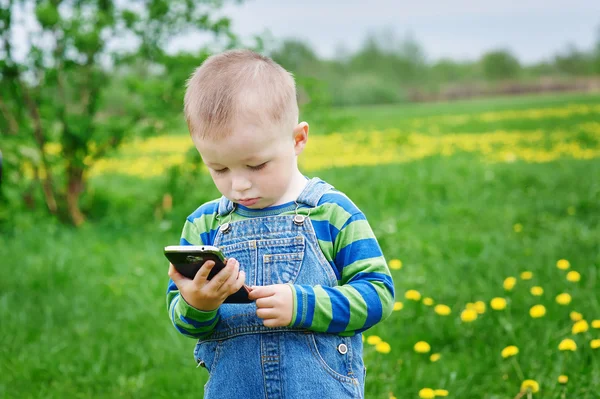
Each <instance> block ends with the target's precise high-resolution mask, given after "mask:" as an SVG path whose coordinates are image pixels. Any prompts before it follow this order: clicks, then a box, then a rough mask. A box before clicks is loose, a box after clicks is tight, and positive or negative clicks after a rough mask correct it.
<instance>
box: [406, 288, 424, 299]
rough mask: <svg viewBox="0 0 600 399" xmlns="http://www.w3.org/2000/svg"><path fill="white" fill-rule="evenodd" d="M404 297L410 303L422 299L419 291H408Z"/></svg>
mask: <svg viewBox="0 0 600 399" xmlns="http://www.w3.org/2000/svg"><path fill="white" fill-rule="evenodd" d="M404 297H405V298H406V299H408V300H410V301H418V300H420V299H421V293H420V292H419V291H417V290H408V291H406V293H405V294H404Z"/></svg>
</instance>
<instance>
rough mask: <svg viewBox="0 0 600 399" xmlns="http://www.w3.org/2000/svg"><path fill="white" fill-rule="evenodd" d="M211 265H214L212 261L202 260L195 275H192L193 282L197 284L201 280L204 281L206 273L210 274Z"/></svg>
mask: <svg viewBox="0 0 600 399" xmlns="http://www.w3.org/2000/svg"><path fill="white" fill-rule="evenodd" d="M213 267H215V262H214V261H212V260H207V261H206V262H204V264H203V265H202V266H201V267H200V269H199V270H198V271H197V272H196V275H195V276H194V282H195V283H196V284H198V283H201V282H203V281H206V280H207V279H208V275H209V274H210V271H211V270H212V269H213Z"/></svg>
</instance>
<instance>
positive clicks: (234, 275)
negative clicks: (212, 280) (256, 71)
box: [221, 261, 240, 291]
mask: <svg viewBox="0 0 600 399" xmlns="http://www.w3.org/2000/svg"><path fill="white" fill-rule="evenodd" d="M239 275H240V264H239V262H237V261H236V262H235V264H234V266H233V270H232V271H231V274H230V275H229V278H228V279H227V280H225V282H224V283H223V285H221V288H223V289H225V290H226V291H231V287H233V286H235V284H236V282H237V279H238V277H239Z"/></svg>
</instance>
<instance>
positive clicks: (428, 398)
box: [419, 388, 435, 399]
mask: <svg viewBox="0 0 600 399" xmlns="http://www.w3.org/2000/svg"><path fill="white" fill-rule="evenodd" d="M419 398H421V399H433V398H435V391H434V390H433V389H431V388H423V389H421V390H420V391H419Z"/></svg>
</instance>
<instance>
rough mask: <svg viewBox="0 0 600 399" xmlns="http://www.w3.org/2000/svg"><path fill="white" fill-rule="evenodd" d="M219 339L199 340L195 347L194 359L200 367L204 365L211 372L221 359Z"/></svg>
mask: <svg viewBox="0 0 600 399" xmlns="http://www.w3.org/2000/svg"><path fill="white" fill-rule="evenodd" d="M219 349H220V342H219V341H198V343H196V347H195V348H194V359H195V360H196V363H197V364H198V367H204V368H205V369H206V370H208V372H209V374H210V372H211V370H213V369H214V367H215V366H216V364H217V362H218V360H219V353H220V352H219Z"/></svg>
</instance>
